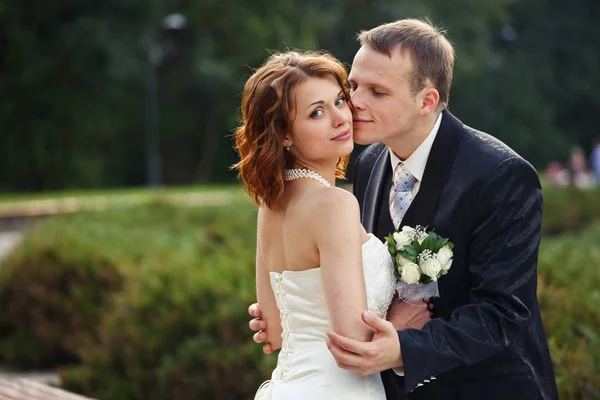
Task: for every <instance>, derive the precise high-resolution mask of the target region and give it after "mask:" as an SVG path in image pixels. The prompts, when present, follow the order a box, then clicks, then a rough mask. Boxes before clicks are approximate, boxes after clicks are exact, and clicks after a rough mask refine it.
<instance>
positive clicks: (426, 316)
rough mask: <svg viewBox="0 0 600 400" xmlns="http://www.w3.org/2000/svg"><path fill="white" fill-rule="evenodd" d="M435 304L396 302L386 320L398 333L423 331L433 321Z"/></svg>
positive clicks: (388, 312)
mask: <svg viewBox="0 0 600 400" xmlns="http://www.w3.org/2000/svg"><path fill="white" fill-rule="evenodd" d="M432 311H433V304H432V303H429V302H428V301H425V300H424V301H423V302H422V303H421V304H410V303H406V302H404V301H402V300H394V301H392V304H391V305H390V308H389V309H388V311H387V314H386V318H387V320H388V321H390V322H391V323H392V325H394V328H396V330H397V331H401V330H403V329H409V328H412V329H422V328H423V326H424V325H425V323H426V322H427V321H429V320H430V319H431V313H432Z"/></svg>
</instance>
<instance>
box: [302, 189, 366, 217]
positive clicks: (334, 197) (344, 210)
mask: <svg viewBox="0 0 600 400" xmlns="http://www.w3.org/2000/svg"><path fill="white" fill-rule="evenodd" d="M305 201H308V202H309V206H308V207H309V208H310V214H309V215H310V217H311V219H314V220H316V221H317V222H319V225H320V224H321V223H329V222H334V220H337V219H339V218H343V219H345V218H353V219H356V221H358V218H359V216H360V212H359V206H358V200H356V197H354V195H353V194H352V193H350V192H348V191H347V190H344V189H340V188H336V187H332V188H320V189H319V190H315V191H314V193H311V196H310V198H306V199H305Z"/></svg>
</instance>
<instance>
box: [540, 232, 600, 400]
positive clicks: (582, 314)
mask: <svg viewBox="0 0 600 400" xmlns="http://www.w3.org/2000/svg"><path fill="white" fill-rule="evenodd" d="M539 273H540V280H539V286H538V298H539V301H540V307H541V309H542V317H543V320H544V328H545V330H546V334H547V337H548V344H549V346H550V350H551V354H552V360H553V363H554V368H555V373H556V378H557V381H558V388H559V392H560V398H561V399H563V400H570V399H573V400H579V399H592V398H600V309H599V308H598V302H599V301H600V223H598V222H597V223H595V224H594V225H592V226H591V227H589V228H588V229H587V230H585V231H584V232H582V233H578V234H577V233H573V234H568V235H563V236H560V237H556V238H544V240H543V241H542V245H541V247H540V259H539Z"/></svg>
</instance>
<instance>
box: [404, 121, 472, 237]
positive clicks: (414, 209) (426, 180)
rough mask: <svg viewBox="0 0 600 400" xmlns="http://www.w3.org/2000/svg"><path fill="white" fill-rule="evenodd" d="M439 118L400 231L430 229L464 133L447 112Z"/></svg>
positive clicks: (460, 124)
mask: <svg viewBox="0 0 600 400" xmlns="http://www.w3.org/2000/svg"><path fill="white" fill-rule="evenodd" d="M442 114H443V115H442V123H441V124H440V129H439V131H438V133H437V136H436V138H435V141H434V142H433V145H432V146H431V151H430V153H429V157H428V158H427V164H426V165H425V171H424V172H423V180H422V181H421V186H420V188H419V192H418V193H417V196H416V197H415V198H414V199H413V201H412V203H411V205H410V207H409V208H408V210H407V211H406V214H405V215H404V218H403V219H402V223H401V227H402V226H404V225H407V226H412V227H414V226H415V225H422V226H428V227H430V229H431V228H433V226H432V225H433V218H434V216H435V212H436V210H437V208H438V202H439V200H440V196H441V194H442V190H443V189H444V187H445V186H446V182H447V181H448V178H449V176H450V171H451V169H452V164H453V163H454V157H455V156H456V151H457V150H458V145H459V144H460V140H461V138H462V133H463V129H464V128H463V124H462V123H461V122H460V121H459V120H458V119H456V118H455V117H454V116H453V115H452V114H450V112H449V111H447V110H444V111H443V112H442Z"/></svg>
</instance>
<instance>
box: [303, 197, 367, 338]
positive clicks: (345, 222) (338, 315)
mask: <svg viewBox="0 0 600 400" xmlns="http://www.w3.org/2000/svg"><path fill="white" fill-rule="evenodd" d="M314 200H315V201H314V202H313V206H314V210H315V212H314V213H313V214H312V219H311V226H312V228H313V229H312V232H313V233H314V235H315V238H316V243H317V247H318V249H319V256H320V264H321V275H322V279H323V287H324V289H325V298H326V300H327V306H328V308H329V314H330V316H331V324H332V328H333V331H334V332H336V333H338V334H340V335H343V336H346V337H348V338H352V339H355V340H360V341H368V340H370V339H371V336H372V334H373V331H372V329H371V328H370V327H368V326H367V325H366V324H365V323H364V322H363V321H362V319H361V316H360V315H361V312H362V311H365V310H366V309H367V295H366V290H365V280H364V272H363V265H362V243H363V241H364V238H365V233H364V229H363V228H362V226H361V225H360V211H359V207H358V201H357V200H356V198H355V197H354V196H353V195H352V194H351V193H349V192H346V191H344V190H342V189H337V188H333V189H324V190H322V191H321V193H319V194H318V195H316V196H315V199H314Z"/></svg>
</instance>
